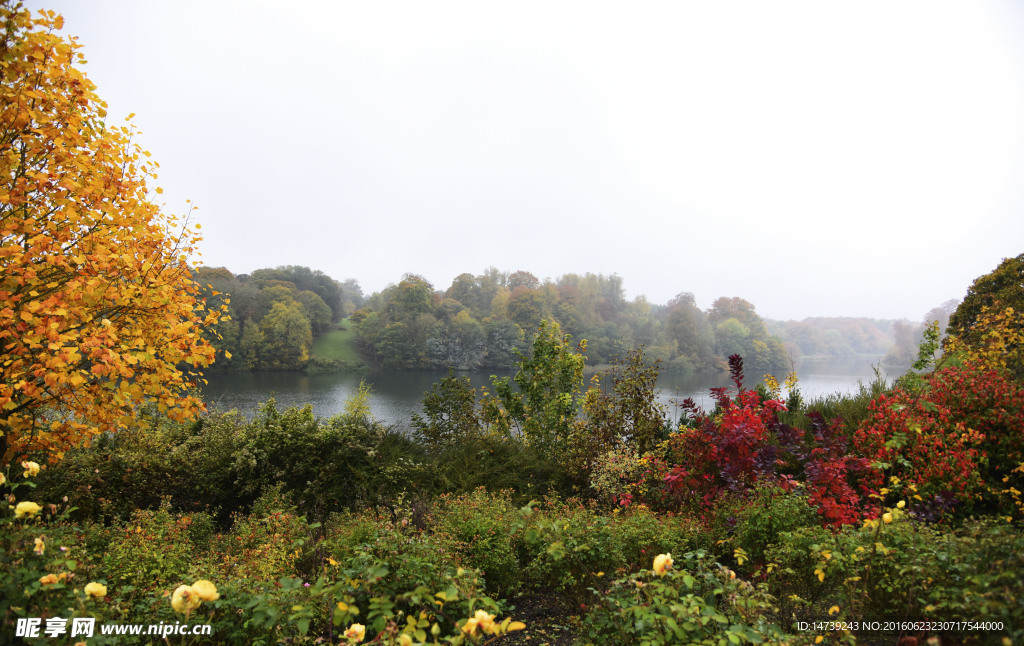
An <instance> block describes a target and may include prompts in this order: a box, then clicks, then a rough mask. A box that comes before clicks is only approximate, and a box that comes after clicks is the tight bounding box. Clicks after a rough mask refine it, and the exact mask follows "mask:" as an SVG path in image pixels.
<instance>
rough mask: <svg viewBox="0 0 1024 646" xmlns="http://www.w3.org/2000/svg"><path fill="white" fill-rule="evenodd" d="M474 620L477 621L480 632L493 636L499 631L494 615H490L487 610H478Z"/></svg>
mask: <svg viewBox="0 0 1024 646" xmlns="http://www.w3.org/2000/svg"><path fill="white" fill-rule="evenodd" d="M473 618H474V619H476V623H477V625H478V626H480V630H482V631H484V632H485V633H491V634H492V635H493V634H494V632H495V631H496V630H497V629H498V626H497V624H495V623H494V615H491V614H488V613H487V611H486V610H477V611H476V614H475V615H474V616H473Z"/></svg>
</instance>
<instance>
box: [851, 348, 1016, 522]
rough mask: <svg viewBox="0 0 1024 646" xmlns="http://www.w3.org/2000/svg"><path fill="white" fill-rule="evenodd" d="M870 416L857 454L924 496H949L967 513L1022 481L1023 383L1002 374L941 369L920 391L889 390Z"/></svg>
mask: <svg viewBox="0 0 1024 646" xmlns="http://www.w3.org/2000/svg"><path fill="white" fill-rule="evenodd" d="M870 412H871V416H870V417H869V419H867V420H865V421H864V422H863V423H862V424H861V425H860V427H859V428H858V429H857V431H856V433H855V434H854V448H855V450H856V451H857V452H858V453H859V454H861V455H864V456H867V457H868V458H870V459H872V460H875V461H876V462H877V465H878V466H879V467H880V468H882V469H884V470H885V472H886V473H887V474H890V475H895V476H898V477H899V478H901V479H905V480H908V481H909V482H911V483H913V484H915V485H916V486H917V487H918V489H919V493H920V495H921V496H923V497H925V498H935V497H943V498H946V499H955V500H956V501H957V502H959V503H960V505H961V507H962V508H963V510H964V511H965V512H966V511H967V510H970V509H972V508H977V507H978V503H984V504H986V505H987V506H988V507H989V508H990V509H992V508H996V507H997V505H998V504H999V503H998V502H997V501H996V500H995V498H994V494H995V492H997V491H998V490H999V489H1002V488H1004V487H1005V486H1006V484H1016V483H1019V482H1020V478H1019V475H1020V474H1017V473H1014V470H1015V469H1016V467H1017V466H1018V465H1019V464H1021V463H1022V462H1024V386H1022V385H1021V384H1018V383H1015V382H1013V381H1011V380H1010V379H1008V378H1007V377H1006V375H1005V373H1002V372H1000V371H998V370H995V369H989V368H984V367H981V366H979V365H977V364H971V363H968V364H966V365H963V366H957V367H947V368H943V369H940V370H937V371H935V372H934V373H932V374H930V375H927V376H925V377H924V388H923V389H922V391H921V392H920V393H916V394H911V393H908V392H906V391H903V390H895V391H894V392H893V393H892V394H891V395H888V396H886V395H883V396H880V397H878V398H877V399H876V400H875V401H873V402H872V403H871V406H870ZM882 477H883V475H882V474H881V473H879V474H878V475H875V476H874V483H875V484H876V485H878V486H880V483H881V479H882ZM1017 486H1019V485H1017ZM965 503H966V504H965ZM1000 509H1001V513H1013V512H1014V509H1013V508H1012V507H1010V508H1005V507H1003V508H1000Z"/></svg>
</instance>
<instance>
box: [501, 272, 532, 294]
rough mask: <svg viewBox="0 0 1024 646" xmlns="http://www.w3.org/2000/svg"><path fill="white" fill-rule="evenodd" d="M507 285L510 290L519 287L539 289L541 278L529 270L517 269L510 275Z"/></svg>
mask: <svg viewBox="0 0 1024 646" xmlns="http://www.w3.org/2000/svg"><path fill="white" fill-rule="evenodd" d="M507 287H508V288H509V290H510V291H515V290H516V289H518V288H523V289H537V288H538V287H540V280H538V279H537V277H536V276H534V275H533V274H531V273H530V272H528V271H517V272H515V273H513V274H512V275H510V276H509V277H508V283H507Z"/></svg>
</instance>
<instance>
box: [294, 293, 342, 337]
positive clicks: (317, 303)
mask: <svg viewBox="0 0 1024 646" xmlns="http://www.w3.org/2000/svg"><path fill="white" fill-rule="evenodd" d="M295 300H297V301H298V302H299V304H300V305H302V312H303V314H305V315H306V318H307V319H309V326H310V329H312V331H313V336H319V335H321V334H323V333H324V332H326V331H327V330H329V329H330V328H331V320H332V318H333V314H332V313H331V308H329V307H327V303H325V302H324V300H323V299H322V298H320V297H319V296H317V295H316V292H311V291H308V290H307V291H304V292H299V293H298V294H296V295H295Z"/></svg>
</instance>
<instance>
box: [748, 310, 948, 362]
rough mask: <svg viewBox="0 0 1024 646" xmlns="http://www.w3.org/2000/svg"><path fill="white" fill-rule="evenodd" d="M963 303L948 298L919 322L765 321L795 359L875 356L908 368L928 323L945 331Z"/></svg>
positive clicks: (861, 319) (851, 319) (844, 319)
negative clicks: (954, 313)
mask: <svg viewBox="0 0 1024 646" xmlns="http://www.w3.org/2000/svg"><path fill="white" fill-rule="evenodd" d="M959 303H960V301H959V300H957V299H952V300H948V301H946V302H945V303H943V304H942V305H939V306H937V307H933V308H932V309H931V310H929V311H928V312H926V313H925V314H924V317H923V318H922V320H921V321H919V322H914V321H908V320H896V319H873V318H866V317H811V318H805V319H803V320H802V321H770V320H769V321H765V323H766V326H767V328H768V332H769V333H770V334H773V335H776V336H778V337H779V338H780V339H782V341H783V343H784V344H785V346H786V350H788V351H789V355H790V357H792V358H793V360H794V361H796V360H799V359H801V358H805V357H821V358H826V357H827V358H840V357H872V358H874V359H877V360H878V361H879V362H880V363H881V364H882V365H883V366H884V367H886V368H887V369H890V370H897V371H898V370H905V369H906V368H909V367H910V364H911V363H913V362H914V359H915V358H916V356H917V350H918V346H919V345H920V344H921V341H922V339H923V338H924V331H925V328H926V327H927V326H928V324H930V323H933V322H938V324H939V330H945V329H946V326H947V325H948V324H949V318H950V316H951V315H952V314H953V312H954V311H955V310H956V308H957V305H958V304H959Z"/></svg>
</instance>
